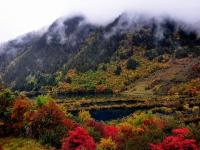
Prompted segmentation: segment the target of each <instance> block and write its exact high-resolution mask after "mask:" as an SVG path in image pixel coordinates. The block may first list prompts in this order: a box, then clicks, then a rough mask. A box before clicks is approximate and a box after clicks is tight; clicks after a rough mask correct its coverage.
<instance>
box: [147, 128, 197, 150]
mask: <svg viewBox="0 0 200 150" xmlns="http://www.w3.org/2000/svg"><path fill="white" fill-rule="evenodd" d="M172 132H173V134H175V135H172V136H167V137H165V138H164V140H163V141H162V142H161V143H158V144H150V149H151V150H189V149H191V150H199V147H198V146H197V145H196V140H194V139H187V138H186V136H188V134H189V135H191V132H190V131H189V130H188V129H187V128H180V129H174V130H172Z"/></svg>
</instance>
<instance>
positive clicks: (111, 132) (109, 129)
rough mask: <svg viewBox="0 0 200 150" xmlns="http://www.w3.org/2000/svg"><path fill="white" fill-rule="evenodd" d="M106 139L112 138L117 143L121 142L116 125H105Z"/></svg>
mask: <svg viewBox="0 0 200 150" xmlns="http://www.w3.org/2000/svg"><path fill="white" fill-rule="evenodd" d="M103 137H104V138H111V139H112V140H114V141H115V142H116V141H117V142H118V140H119V129H118V128H117V127H115V126H114V125H105V126H104V132H103Z"/></svg>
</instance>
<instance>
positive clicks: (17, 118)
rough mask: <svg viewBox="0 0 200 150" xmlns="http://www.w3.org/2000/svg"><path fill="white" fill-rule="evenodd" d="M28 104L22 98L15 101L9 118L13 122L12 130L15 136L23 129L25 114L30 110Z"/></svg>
mask: <svg viewBox="0 0 200 150" xmlns="http://www.w3.org/2000/svg"><path fill="white" fill-rule="evenodd" d="M30 106H31V104H30V102H29V101H28V100H27V99H26V98H23V97H20V98H18V99H17V100H15V102H14V105H13V111H12V114H11V118H12V119H13V120H14V122H13V123H12V129H13V131H14V133H15V134H19V133H20V131H21V130H22V129H23V127H24V120H25V113H26V112H28V111H29V109H30Z"/></svg>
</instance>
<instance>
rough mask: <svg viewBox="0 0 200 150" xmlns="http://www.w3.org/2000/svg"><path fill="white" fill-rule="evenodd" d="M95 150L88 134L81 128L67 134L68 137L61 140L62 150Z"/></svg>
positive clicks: (94, 145)
mask: <svg viewBox="0 0 200 150" xmlns="http://www.w3.org/2000/svg"><path fill="white" fill-rule="evenodd" d="M82 149H86V150H95V149H96V144H95V142H94V140H93V138H92V137H91V136H90V135H89V134H88V132H87V131H86V130H85V129H84V128H81V127H77V128H76V129H75V130H74V131H70V132H69V137H68V138H64V139H63V143H62V150H82Z"/></svg>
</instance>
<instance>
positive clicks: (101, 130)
mask: <svg viewBox="0 0 200 150" xmlns="http://www.w3.org/2000/svg"><path fill="white" fill-rule="evenodd" d="M87 126H88V127H93V128H94V129H95V130H96V131H98V132H99V133H100V134H101V136H103V134H104V126H105V125H104V124H103V123H101V122H97V121H95V120H89V121H88V122H87Z"/></svg>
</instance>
